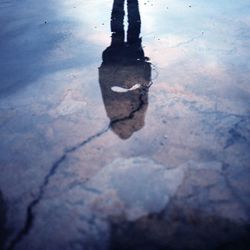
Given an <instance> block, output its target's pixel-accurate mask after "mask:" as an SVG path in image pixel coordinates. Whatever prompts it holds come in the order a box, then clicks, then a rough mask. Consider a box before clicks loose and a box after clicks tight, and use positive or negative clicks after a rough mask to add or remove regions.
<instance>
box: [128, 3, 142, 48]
mask: <svg viewBox="0 0 250 250" xmlns="http://www.w3.org/2000/svg"><path fill="white" fill-rule="evenodd" d="M127 4H128V33H127V42H128V43H129V44H135V43H140V33H141V18H140V12H139V4H138V0H127Z"/></svg>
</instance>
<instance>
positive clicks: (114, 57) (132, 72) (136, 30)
mask: <svg viewBox="0 0 250 250" xmlns="http://www.w3.org/2000/svg"><path fill="white" fill-rule="evenodd" d="M127 6H128V31H127V42H125V32H124V24H123V22H124V13H125V12H124V0H114V4H113V9H112V15H111V31H112V40H111V45H110V46H109V47H108V48H107V49H106V50H105V51H104V52H103V55H102V59H103V62H102V65H101V67H100V68H99V82H100V88H101V92H102V97H103V102H104V105H105V109H106V112H107V115H108V117H109V118H110V121H111V122H110V126H111V128H112V130H113V131H114V132H115V133H116V134H117V135H118V136H119V137H120V138H122V139H127V138H129V137H130V136H131V135H132V134H133V132H135V131H137V130H139V129H141V128H142V127H143V126H144V116H145V113H146V110H147V105H148V88H149V86H150V83H151V64H150V63H149V62H148V58H146V57H145V56H144V51H143V49H142V45H141V38H140V29H141V21H140V13H139V7H138V0H127Z"/></svg>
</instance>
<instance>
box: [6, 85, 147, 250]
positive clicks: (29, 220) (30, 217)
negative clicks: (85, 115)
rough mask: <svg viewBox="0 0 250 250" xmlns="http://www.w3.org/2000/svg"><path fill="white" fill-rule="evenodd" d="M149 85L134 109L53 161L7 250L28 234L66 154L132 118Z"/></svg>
mask: <svg viewBox="0 0 250 250" xmlns="http://www.w3.org/2000/svg"><path fill="white" fill-rule="evenodd" d="M150 86H151V85H149V86H147V87H145V88H143V89H142V91H141V94H140V97H139V101H140V103H139V105H138V107H137V108H136V109H135V110H133V111H132V112H131V113H130V114H129V115H128V116H126V117H123V118H120V119H116V120H113V121H111V122H110V124H109V126H108V127H106V128H104V129H102V130H101V131H100V132H98V133H96V134H95V135H92V136H90V137H89V138H87V139H85V140H84V141H82V142H81V143H79V144H77V145H75V146H73V147H71V148H69V149H65V150H64V153H63V155H62V156H61V157H60V158H58V159H57V160H56V161H55V163H54V164H53V165H52V167H51V168H50V170H49V172H48V174H47V175H46V176H45V177H44V180H43V182H42V184H41V185H40V188H39V192H38V194H37V196H36V197H35V198H34V199H33V200H32V201H31V202H30V203H29V204H28V206H27V209H26V219H25V223H24V225H23V227H22V228H21V229H20V230H19V232H18V233H17V234H16V236H15V237H14V239H12V240H11V242H10V244H9V246H8V247H7V250H13V249H15V247H16V245H17V244H18V243H20V242H21V241H22V239H23V238H24V237H25V236H26V235H28V233H29V232H30V230H31V228H32V226H33V224H34V220H35V213H34V209H35V208H36V207H37V206H38V205H39V203H40V202H41V200H42V199H43V197H44V194H45V192H46V187H47V186H48V184H49V182H50V179H51V178H52V177H53V176H54V175H55V174H56V171H57V170H58V169H59V167H60V166H61V164H62V163H63V162H64V161H65V160H66V158H67V156H68V155H69V154H71V153H73V152H75V151H77V150H78V149H80V148H82V147H84V146H85V145H87V144H88V143H91V142H92V141H93V140H95V139H97V138H99V137H100V136H102V135H104V134H105V133H107V132H108V131H109V130H110V128H111V126H112V125H113V124H115V123H118V122H122V121H125V120H130V119H132V118H133V117H134V114H135V113H136V112H138V111H140V109H141V108H142V107H143V106H144V105H145V104H146V102H145V101H144V100H143V96H144V95H145V92H147V91H148V88H149V87H150Z"/></svg>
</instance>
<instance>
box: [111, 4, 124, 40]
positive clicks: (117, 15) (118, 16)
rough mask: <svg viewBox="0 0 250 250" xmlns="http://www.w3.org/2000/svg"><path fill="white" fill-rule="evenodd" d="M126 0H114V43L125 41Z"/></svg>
mask: <svg viewBox="0 0 250 250" xmlns="http://www.w3.org/2000/svg"><path fill="white" fill-rule="evenodd" d="M124 15H125V12H124V0H114V3H113V8H112V13H111V32H112V45H116V44H121V43H123V42H124Z"/></svg>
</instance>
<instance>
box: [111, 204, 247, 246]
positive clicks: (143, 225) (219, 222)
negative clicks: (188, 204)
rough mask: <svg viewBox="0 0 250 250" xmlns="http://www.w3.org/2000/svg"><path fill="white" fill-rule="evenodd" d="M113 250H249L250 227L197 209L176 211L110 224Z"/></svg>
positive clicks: (114, 221) (119, 220)
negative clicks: (205, 213)
mask: <svg viewBox="0 0 250 250" xmlns="http://www.w3.org/2000/svg"><path fill="white" fill-rule="evenodd" d="M110 249H111V250H118V249H119V250H125V249H126V250H127V249H130V250H183V249H185V250H212V249H213V250H214V249H216V250H247V249H250V225H249V224H248V225H247V224H244V223H236V222H232V221H230V220H228V219H223V218H219V217H216V216H209V215H204V214H202V213H200V212H198V211H194V210H188V209H186V210H181V209H176V208H175V209H173V210H172V211H170V212H168V214H166V212H163V213H159V214H151V215H148V216H144V217H141V218H139V219H138V220H136V221H133V222H129V221H127V220H125V219H122V218H116V219H114V220H113V222H112V224H111V239H110Z"/></svg>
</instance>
